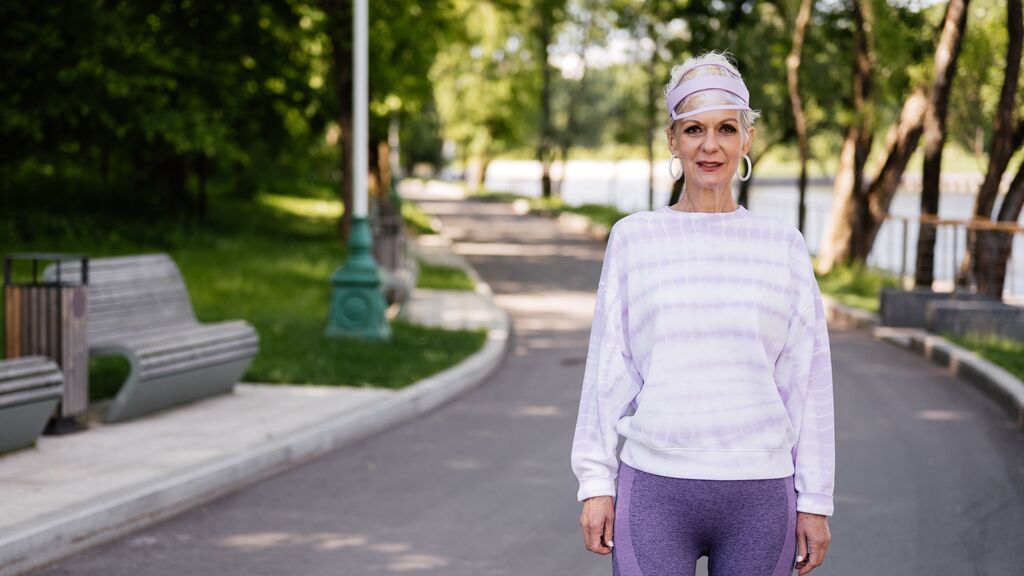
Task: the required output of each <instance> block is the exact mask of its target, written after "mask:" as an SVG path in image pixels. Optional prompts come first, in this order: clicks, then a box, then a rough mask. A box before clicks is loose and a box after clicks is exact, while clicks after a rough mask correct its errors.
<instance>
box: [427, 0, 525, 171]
mask: <svg viewBox="0 0 1024 576" xmlns="http://www.w3.org/2000/svg"><path fill="white" fill-rule="evenodd" d="M456 11H457V14H458V18H459V19H460V20H461V21H462V22H463V23H464V25H465V28H464V30H463V31H462V35H461V36H460V37H456V38H453V40H452V41H451V42H450V43H449V44H448V46H447V47H446V49H445V50H444V51H443V52H441V53H439V54H438V56H437V60H436V61H435V63H434V66H433V68H432V69H431V72H430V77H431V79H432V80H433V82H434V95H435V98H436V100H437V111H438V114H439V117H440V118H441V121H442V123H443V125H444V134H445V137H446V138H448V139H451V140H453V141H454V142H455V143H456V144H457V145H458V147H459V149H460V151H461V153H462V155H463V158H466V157H470V156H472V157H476V156H490V155H493V154H496V153H499V152H501V151H502V150H505V149H507V148H509V147H511V146H513V145H515V144H518V143H520V142H523V141H524V139H525V138H526V137H527V135H529V134H531V133H532V132H533V131H534V130H535V126H536V120H535V118H536V114H537V101H536V97H535V96H536V94H537V92H538V90H539V87H538V84H537V77H536V74H535V71H536V69H537V64H536V59H535V58H534V56H533V54H532V52H531V51H530V50H529V45H528V43H529V42H530V38H529V36H528V34H529V30H527V29H524V28H523V27H522V26H521V25H520V24H519V23H518V21H517V20H516V18H515V12H514V11H513V10H511V9H509V8H506V7H505V6H503V5H500V4H499V3H497V2H487V1H484V2H475V1H469V0H462V1H460V2H458V3H457V4H456Z"/></svg>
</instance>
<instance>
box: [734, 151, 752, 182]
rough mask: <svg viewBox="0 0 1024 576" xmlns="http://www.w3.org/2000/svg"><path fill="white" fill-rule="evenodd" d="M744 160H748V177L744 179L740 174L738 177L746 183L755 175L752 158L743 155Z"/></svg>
mask: <svg viewBox="0 0 1024 576" xmlns="http://www.w3.org/2000/svg"><path fill="white" fill-rule="evenodd" d="M743 159H744V160H746V162H747V176H746V178H744V177H743V176H740V175H739V172H737V173H736V177H737V178H739V179H740V180H742V181H744V182H746V181H747V180H750V176H751V175H752V174H753V173H754V165H753V164H751V163H750V156H747V155H746V154H744V155H743Z"/></svg>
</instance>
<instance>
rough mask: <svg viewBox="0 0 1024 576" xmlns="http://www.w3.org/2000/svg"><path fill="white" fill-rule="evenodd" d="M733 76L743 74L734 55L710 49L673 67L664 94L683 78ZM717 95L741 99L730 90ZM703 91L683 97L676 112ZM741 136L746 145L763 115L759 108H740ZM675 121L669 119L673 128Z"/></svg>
mask: <svg viewBox="0 0 1024 576" xmlns="http://www.w3.org/2000/svg"><path fill="white" fill-rule="evenodd" d="M710 75H716V76H727V75H728V76H732V77H734V78H738V79H740V80H742V79H743V76H741V75H740V71H739V69H737V68H736V63H735V62H734V61H733V59H732V55H731V54H729V53H728V52H725V51H722V52H717V51H714V50H712V51H710V52H704V53H703V54H700V55H698V56H691V57H690V58H687V59H686V60H685V61H684V62H683V63H682V64H677V65H675V66H673V67H672V73H671V76H672V79H671V80H669V82H668V84H666V85H665V90H664V94H665V96H668V93H669V91H671V90H672V89H673V88H675V87H676V86H678V85H679V83H680V82H682V81H683V80H689V79H691V78H696V77H697V76H710ZM709 92H711V91H709ZM713 92H714V93H715V94H716V95H717V96H719V97H720V98H722V99H725V100H729V101H735V102H736V103H740V102H739V99H738V98H737V97H736V96H734V95H733V94H731V93H729V92H725V91H724V90H714V91H713ZM700 94H701V93H697V94H691V95H690V96H687V97H686V98H684V99H683V101H682V102H680V103H679V104H678V105H676V110H675V111H676V112H679V111H681V110H683V109H685V108H686V107H687V104H688V103H690V101H691V100H692V99H694V98H696V97H698V96H700ZM739 113H740V137H741V138H742V141H743V145H744V146H746V145H747V142H749V141H750V132H751V130H752V129H753V127H754V121H756V120H757V119H758V118H760V117H761V113H760V112H759V111H757V110H740V111H739ZM674 122H675V121H673V120H671V119H670V120H669V122H668V127H669V128H671V127H672V125H673V124H674Z"/></svg>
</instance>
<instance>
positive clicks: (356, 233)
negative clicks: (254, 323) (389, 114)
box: [324, 0, 391, 340]
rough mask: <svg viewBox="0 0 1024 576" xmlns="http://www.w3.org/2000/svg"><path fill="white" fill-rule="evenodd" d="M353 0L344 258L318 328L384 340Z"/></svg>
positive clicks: (364, 87) (364, 76)
mask: <svg viewBox="0 0 1024 576" xmlns="http://www.w3.org/2000/svg"><path fill="white" fill-rule="evenodd" d="M353 5H354V8H355V10H354V13H355V18H353V20H352V37H353V42H352V52H353V56H354V58H353V59H354V66H353V73H354V74H353V83H352V85H353V94H352V125H353V128H352V166H351V170H352V227H351V231H350V233H349V242H348V249H349V250H348V259H347V260H346V261H345V264H344V265H342V266H341V267H339V268H338V269H337V270H335V271H334V274H332V275H331V285H332V288H331V311H330V315H329V316H328V320H327V329H326V330H325V331H324V333H325V334H326V335H327V336H345V337H352V338H359V339H362V340H390V339H391V326H390V325H389V324H388V321H387V317H386V315H385V311H386V310H387V304H386V302H385V300H384V294H383V293H382V292H381V289H380V286H381V275H380V269H379V268H378V267H377V261H376V260H374V258H373V235H372V234H371V233H370V223H369V220H368V219H367V213H368V210H367V208H368V189H367V181H366V180H367V179H366V172H367V167H368V165H369V161H368V147H369V136H368V133H369V115H370V112H369V109H370V108H369V73H368V56H367V54H368V44H369V38H368V36H369V17H368V7H367V0H353ZM345 209H346V210H347V209H348V207H347V206H346V207H345Z"/></svg>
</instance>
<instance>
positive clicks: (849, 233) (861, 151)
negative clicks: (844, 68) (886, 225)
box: [817, 0, 875, 272]
mask: <svg viewBox="0 0 1024 576" xmlns="http://www.w3.org/2000/svg"><path fill="white" fill-rule="evenodd" d="M851 5H852V15H853V38H854V68H853V117H852V119H851V121H850V124H849V125H848V127H847V128H846V136H845V138H844V139H843V146H842V151H841V152H840V158H839V171H838V173H837V174H836V177H835V184H834V187H835V190H834V200H833V208H832V217H831V218H830V219H829V225H828V226H827V227H826V229H825V238H826V239H827V241H826V242H823V243H822V246H821V248H820V249H819V251H818V262H817V264H818V266H819V268H820V270H821V271H822V272H827V271H828V270H829V269H830V268H831V267H832V265H833V264H834V263H835V262H836V261H837V260H846V259H848V258H849V257H850V255H851V254H853V253H856V252H857V250H856V249H855V247H856V246H858V245H861V244H862V243H863V240H862V239H861V238H860V235H861V231H863V230H864V229H865V228H866V227H867V226H866V224H867V222H868V221H869V219H870V215H869V214H868V213H867V201H866V198H865V196H864V165H865V163H866V162H867V158H868V154H869V153H870V152H871V143H872V137H873V135H874V115H875V112H874V108H873V98H874V94H873V92H874V81H873V78H872V75H873V72H874V51H873V47H872V43H873V33H874V32H873V28H872V26H873V22H874V19H873V17H872V8H871V4H870V0H853V1H852V3H851Z"/></svg>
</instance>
